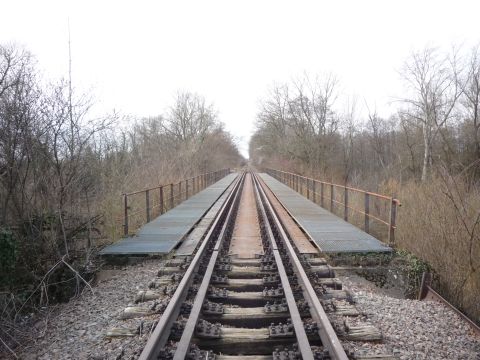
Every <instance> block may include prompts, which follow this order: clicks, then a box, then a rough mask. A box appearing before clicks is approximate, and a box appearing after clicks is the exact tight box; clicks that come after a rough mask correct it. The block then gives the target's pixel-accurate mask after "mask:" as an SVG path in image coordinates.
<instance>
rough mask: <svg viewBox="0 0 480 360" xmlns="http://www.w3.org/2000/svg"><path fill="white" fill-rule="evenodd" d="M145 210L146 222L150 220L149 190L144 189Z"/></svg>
mask: <svg viewBox="0 0 480 360" xmlns="http://www.w3.org/2000/svg"><path fill="white" fill-rule="evenodd" d="M145 210H146V215H147V223H148V222H150V190H146V191H145Z"/></svg>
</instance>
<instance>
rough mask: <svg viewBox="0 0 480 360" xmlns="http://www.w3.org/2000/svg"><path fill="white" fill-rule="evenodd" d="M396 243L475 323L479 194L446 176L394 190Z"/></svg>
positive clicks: (479, 315) (479, 309) (478, 313)
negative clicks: (397, 205)
mask: <svg viewBox="0 0 480 360" xmlns="http://www.w3.org/2000/svg"><path fill="white" fill-rule="evenodd" d="M400 198H401V199H402V202H403V206H402V208H401V213H400V216H399V222H398V230H399V231H398V234H397V235H398V236H397V244H398V246H399V247H401V248H404V249H406V250H408V251H410V252H412V253H414V254H415V255H417V256H418V257H420V258H422V259H423V260H425V261H427V262H428V263H429V264H430V265H431V266H432V268H433V269H434V270H435V272H436V274H437V276H438V279H437V280H438V284H437V286H438V287H439V290H440V292H441V293H442V294H443V295H445V296H446V297H447V298H448V299H449V300H450V301H451V302H453V303H454V304H455V305H456V306H458V307H459V308H460V309H462V310H463V311H464V312H465V313H466V314H468V315H469V316H470V317H471V318H472V319H474V320H475V321H477V322H480V302H479V301H478V297H479V294H480V223H479V220H480V212H479V209H480V191H479V190H478V188H468V187H467V184H466V181H465V179H463V178H461V177H457V178H453V177H450V176H447V175H444V176H439V177H437V178H433V179H431V180H430V181H428V182H427V183H425V184H418V183H415V182H411V183H408V184H406V185H404V186H402V188H401V189H400Z"/></svg>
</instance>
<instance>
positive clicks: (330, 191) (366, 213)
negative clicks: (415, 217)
mask: <svg viewBox="0 0 480 360" xmlns="http://www.w3.org/2000/svg"><path fill="white" fill-rule="evenodd" d="M266 172H267V173H268V174H269V175H270V176H272V177H274V178H275V179H277V180H278V181H280V182H282V183H284V184H285V185H287V186H289V187H291V188H292V189H293V190H295V191H297V192H299V193H300V194H302V195H305V196H306V198H307V199H309V200H312V201H313V202H314V203H316V204H319V205H320V206H321V207H323V208H325V209H327V210H330V212H332V213H334V211H335V208H337V209H338V208H340V209H341V210H340V211H341V212H343V218H344V220H345V221H349V211H353V212H355V213H357V214H360V215H361V216H363V217H364V220H363V230H364V231H365V232H366V233H370V221H371V220H373V221H376V222H377V223H379V224H382V225H384V226H386V227H387V230H388V243H389V244H390V245H392V246H393V245H394V244H395V229H396V228H397V226H396V217H397V208H398V207H399V206H401V203H400V201H399V200H398V199H396V198H394V197H391V196H386V195H382V194H377V193H374V192H370V191H366V190H361V189H356V188H353V187H350V186H347V185H339V184H333V183H330V182H326V181H321V180H317V179H312V178H308V177H305V176H301V175H298V174H295V173H291V172H286V171H281V170H276V169H266ZM353 194H355V195H360V196H361V197H363V200H361V202H362V203H363V209H358V208H356V207H353V206H352V201H350V200H349V196H350V195H353ZM374 200H377V201H379V202H382V204H380V205H379V206H377V207H379V208H384V209H386V213H387V218H385V217H384V218H382V217H381V215H380V214H378V215H377V214H375V215H373V214H372V213H371V202H373V201H374ZM357 202H358V201H357ZM327 205H328V207H327ZM342 210H343V211H342ZM378 212H379V213H380V211H378Z"/></svg>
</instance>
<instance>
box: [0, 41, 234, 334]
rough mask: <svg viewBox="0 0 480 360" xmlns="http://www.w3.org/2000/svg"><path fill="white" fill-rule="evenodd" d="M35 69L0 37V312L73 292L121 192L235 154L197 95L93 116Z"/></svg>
mask: <svg viewBox="0 0 480 360" xmlns="http://www.w3.org/2000/svg"><path fill="white" fill-rule="evenodd" d="M36 68H37V66H36V63H35V60H34V58H33V56H32V55H31V54H29V53H28V51H26V50H24V49H21V48H19V47H16V46H1V45H0V270H1V275H0V311H1V312H2V320H4V321H6V320H7V319H10V320H15V319H16V318H17V317H18V315H19V310H20V309H21V310H22V312H25V310H32V309H35V308H38V307H40V306H44V305H46V304H48V303H51V302H57V301H64V300H68V299H69V298H70V297H71V296H73V295H75V294H76V293H78V291H79V290H80V288H81V284H84V280H88V276H89V274H90V273H91V272H92V270H94V268H95V258H94V256H93V255H94V254H95V251H96V249H98V247H99V246H101V245H102V244H103V243H105V242H108V241H112V240H113V239H114V238H115V236H116V235H117V234H118V233H119V232H120V230H121V227H119V226H118V219H119V218H120V216H121V209H120V205H121V197H120V195H121V194H122V193H123V192H128V191H132V190H138V189H142V188H144V187H147V186H155V185H159V184H161V183H164V182H169V181H173V180H178V179H183V178H184V177H191V176H192V175H196V174H199V173H203V172H208V171H212V170H217V169H220V168H225V167H235V166H237V165H238V164H239V162H240V161H241V160H242V157H241V155H240V154H239V152H238V150H237V147H236V144H235V141H234V139H233V138H232V137H231V136H230V134H229V133H228V132H226V131H225V130H224V129H223V125H222V123H221V122H220V121H219V120H218V118H217V115H216V112H215V109H214V108H213V106H212V105H209V104H207V103H206V101H205V100H204V99H203V98H202V97H201V96H199V95H196V94H192V93H188V92H185V93H179V94H178V96H177V98H176V100H175V102H174V103H173V104H172V106H171V108H170V109H169V110H168V111H167V112H166V113H165V114H164V115H160V116H157V117H155V118H149V119H120V117H119V116H118V115H117V114H111V115H106V116H103V117H98V116H96V117H94V116H93V115H91V113H90V108H91V106H92V102H91V101H90V100H89V99H90V97H89V96H86V95H78V94H77V93H76V92H75V90H74V89H72V84H71V83H70V82H69V81H68V80H67V81H65V80H61V81H58V82H55V83H52V84H48V85H45V84H44V81H43V80H40V79H41V76H40V75H39V74H38V72H37V70H36ZM121 120H122V121H121ZM121 124H123V128H122V127H121ZM27 299H28V302H26V303H25V300H27ZM2 324H4V323H1V322H0V326H2ZM1 329H3V327H2V328H1ZM1 329H0V330H1ZM0 336H1V335H0Z"/></svg>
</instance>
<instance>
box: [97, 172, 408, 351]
mask: <svg viewBox="0 0 480 360" xmlns="http://www.w3.org/2000/svg"><path fill="white" fill-rule="evenodd" d="M135 197H136V199H137V208H136V209H133V208H132V206H131V204H132V203H133V201H134V199H135ZM139 198H140V201H138V199H139ZM359 200H360V201H359ZM398 204H399V202H398V200H396V199H394V198H391V197H387V196H383V195H380V194H375V193H370V192H366V191H362V190H358V189H354V188H350V187H345V186H340V185H336V184H332V183H325V182H321V181H317V180H314V179H309V178H305V177H301V176H299V175H296V174H292V173H286V172H281V171H277V170H274V169H268V170H267V171H266V172H263V173H256V172H250V171H230V170H229V169H226V170H221V171H218V172H215V173H211V174H206V175H202V176H199V177H196V178H191V179H187V180H184V181H181V182H179V183H177V184H169V185H167V186H159V187H156V188H151V189H146V190H144V191H141V192H135V193H130V194H125V195H124V234H125V236H124V238H123V239H121V240H120V241H118V242H116V243H114V244H112V245H110V246H108V247H106V248H105V249H103V251H102V252H101V254H102V255H103V256H105V257H112V256H119V255H120V256H139V255H142V256H145V255H149V256H152V255H154V256H162V257H164V258H165V259H168V260H165V262H164V263H163V266H162V267H161V268H159V269H158V279H157V281H155V282H153V283H152V284H150V288H149V289H148V290H147V289H146V290H141V291H140V292H139V293H138V296H137V302H139V303H142V302H145V301H149V300H150V301H151V300H159V299H164V300H165V299H166V301H163V302H162V301H160V302H161V305H159V304H158V303H156V305H155V306H154V308H153V310H152V309H151V310H150V311H149V310H146V309H145V308H142V307H141V306H139V307H135V306H130V307H127V308H126V309H125V310H124V314H123V316H124V317H125V318H129V317H135V316H139V315H142V314H143V315H145V311H146V312H147V313H149V312H150V313H151V312H152V311H156V310H158V306H160V307H161V311H160V312H161V314H162V315H161V316H160V317H159V320H158V322H156V323H155V326H154V327H153V326H152V328H151V335H150V336H149V337H148V341H147V342H146V343H145V346H144V347H143V349H142V352H141V354H140V359H158V358H164V359H171V358H173V359H185V358H189V359H225V360H226V359H244V358H249V359H275V360H277V359H347V358H349V357H350V358H352V357H355V356H357V355H358V354H357V355H355V352H354V351H353V350H349V349H346V348H345V347H344V346H342V342H343V341H351V342H359V343H363V342H366V341H368V342H375V341H380V340H381V339H382V335H381V332H380V331H379V330H378V329H377V328H375V326H373V325H371V324H368V323H362V322H360V321H358V315H359V314H360V313H359V311H358V310H357V309H356V308H355V306H354V305H353V302H352V301H351V296H350V294H349V293H348V292H347V291H345V290H344V289H343V288H342V284H341V281H339V279H337V278H336V277H335V270H334V268H333V267H332V266H331V265H329V263H328V259H327V257H326V255H328V254H337V253H389V252H391V251H392V248H391V246H389V245H391V244H392V243H393V242H394V234H395V233H394V232H395V216H396V209H397V206H398ZM142 205H143V206H142ZM359 206H360V207H361V210H360V209H359V208H358V207H359ZM379 207H381V208H382V209H383V210H385V209H387V214H388V216H387V218H383V219H382V218H381V216H380V215H378V214H377V213H375V212H374V211H372V210H375V209H377V210H378V208H379ZM339 212H340V213H341V215H340V216H338V213H339ZM377 212H378V211H377ZM154 213H156V214H154ZM154 215H158V216H156V217H155V216H154ZM139 217H140V219H139ZM359 218H361V223H362V225H363V229H360V228H359V227H357V226H355V225H353V224H351V223H349V222H348V220H353V219H355V220H358V219H359ZM142 219H143V221H142ZM142 222H144V224H143V225H142ZM372 222H375V224H372ZM379 225H380V227H381V226H383V227H384V229H383V233H384V234H386V239H387V242H388V243H389V244H386V243H384V242H382V241H380V240H378V239H377V238H375V237H374V236H373V235H372V234H370V232H371V231H372V230H374V229H379ZM135 227H137V228H138V229H136V231H133V230H132V229H134V228H135ZM375 231H377V230H375ZM332 312H333V314H334V315H335V317H336V320H335V321H332V317H331V315H330V314H327V313H332ZM356 318H357V319H356ZM352 319H354V320H352ZM109 335H110V336H112V337H115V336H123V335H125V330H122V329H112V330H111V331H110V332H109ZM381 355H382V356H383V357H378V354H374V357H372V359H373V358H375V359H379V358H382V359H390V358H393V355H392V354H381ZM375 356H376V357H375ZM367 358H369V357H364V359H367Z"/></svg>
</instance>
